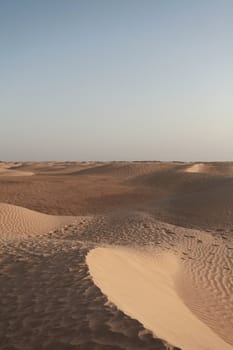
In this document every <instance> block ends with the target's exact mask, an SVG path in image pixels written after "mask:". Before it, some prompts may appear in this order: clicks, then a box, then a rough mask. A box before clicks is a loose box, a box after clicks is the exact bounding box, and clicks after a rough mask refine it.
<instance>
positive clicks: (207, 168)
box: [184, 162, 233, 176]
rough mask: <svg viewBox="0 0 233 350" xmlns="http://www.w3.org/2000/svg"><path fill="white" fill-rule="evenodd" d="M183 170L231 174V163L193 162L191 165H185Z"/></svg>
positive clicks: (209, 173) (232, 166)
mask: <svg viewBox="0 0 233 350" xmlns="http://www.w3.org/2000/svg"><path fill="white" fill-rule="evenodd" d="M184 171H186V172H188V173H203V174H208V175H226V176H233V163H232V162H225V163H220V162H218V163H195V164H193V165H191V166H187V167H185V170H184Z"/></svg>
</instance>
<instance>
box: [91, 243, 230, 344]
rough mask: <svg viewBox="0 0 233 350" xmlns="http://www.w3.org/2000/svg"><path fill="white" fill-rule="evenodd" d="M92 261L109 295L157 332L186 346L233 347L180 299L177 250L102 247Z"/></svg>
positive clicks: (96, 276)
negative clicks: (165, 252) (145, 250)
mask: <svg viewBox="0 0 233 350" xmlns="http://www.w3.org/2000/svg"><path fill="white" fill-rule="evenodd" d="M87 261H88V264H89V268H90V271H91V274H92V276H93V277H94V281H95V283H96V284H97V286H98V287H99V288H100V289H101V290H102V292H103V293H104V294H106V295H107V296H108V298H109V300H110V301H111V302H113V303H114V304H115V305H117V306H118V307H119V308H120V309H121V310H122V311H124V312H125V313H126V314H128V315H130V316H131V317H133V318H136V319H137V320H139V321H140V322H141V323H142V324H143V325H144V326H145V327H146V328H148V329H150V330H152V331H153V333H154V335H155V336H157V337H159V338H164V339H167V340H168V341H169V342H170V343H171V344H174V345H176V346H179V347H181V348H182V349H184V350H207V349H212V350H219V349H221V350H224V349H226V350H230V349H232V346H231V345H230V344H227V343H226V342H225V341H224V340H223V339H221V338H220V336H218V335H217V334H216V333H214V332H213V331H212V330H211V329H210V328H209V327H208V326H207V324H205V323H204V322H201V321H200V320H199V319H198V317H196V316H195V315H194V314H193V313H192V312H191V311H190V309H189V308H188V307H187V306H186V305H185V303H184V301H183V300H182V298H180V296H179V294H178V292H177V291H176V287H175V280H176V276H177V274H179V269H180V267H179V261H177V259H176V258H175V257H174V256H173V255H172V254H164V255H163V254H159V252H156V251H155V252H154V254H153V253H152V252H150V253H144V254H143V253H142V252H138V251H132V250H122V249H119V248H115V249H113V248H97V249H95V250H92V251H91V252H90V253H89V255H88V258H87ZM189 287H190V289H191V286H189ZM226 322H229V319H228V320H227V321H226ZM231 326H232V325H231V324H230V325H228V328H229V329H228V332H229V331H230V329H231Z"/></svg>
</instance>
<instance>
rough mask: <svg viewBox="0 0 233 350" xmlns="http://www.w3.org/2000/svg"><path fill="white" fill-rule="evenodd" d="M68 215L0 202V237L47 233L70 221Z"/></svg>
mask: <svg viewBox="0 0 233 350" xmlns="http://www.w3.org/2000/svg"><path fill="white" fill-rule="evenodd" d="M73 220H74V219H73V218H72V217H71V216H70V217H69V216H67V217H66V216H53V215H47V214H42V213H38V212H36V211H33V210H29V209H26V208H22V207H18V206H15V205H11V204H5V203H0V238H19V237H27V236H30V235H31V236H33V235H35V234H43V233H48V232H49V231H50V230H54V229H56V228H58V227H60V226H62V225H65V224H67V223H70V222H72V221H73Z"/></svg>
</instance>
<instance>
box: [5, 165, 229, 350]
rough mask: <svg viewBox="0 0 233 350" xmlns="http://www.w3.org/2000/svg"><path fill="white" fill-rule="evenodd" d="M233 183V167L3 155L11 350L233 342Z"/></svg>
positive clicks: (191, 348) (192, 349)
mask: <svg viewBox="0 0 233 350" xmlns="http://www.w3.org/2000/svg"><path fill="white" fill-rule="evenodd" d="M16 173H17V176H15V174H16ZM26 174H27V175H28V174H33V176H25V175H26ZM232 186H233V178H232V163H189V164H185V163H179V162H173V163H161V162H131V163H130V162H111V163H101V162H96V163H94V162H86V163H84V162H83V163H77V162H59V163H56V162H42V163H33V162H27V163H20V162H18V163H0V202H2V203H1V204H0V349H3V350H6V349H7V350H16V349H17V350H18V349H20V350H31V349H33V350H34V349H35V350H37V349H38V350H39V349H46V350H53V349H56V350H57V349H58V350H65V349H91V350H92V349H94V350H95V349H97V350H98V349H114V350H115V349H119V350H120V349H129V350H131V349H135V350H137V349H158V350H161V349H167V350H168V349H170V350H173V349H183V350H207V349H208V350H225V349H226V350H228V349H229V350H230V349H233V336H232V330H233V317H232V315H233V272H232V268H233V193H232V188H233V187H232Z"/></svg>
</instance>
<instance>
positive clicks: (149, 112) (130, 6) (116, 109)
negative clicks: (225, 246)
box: [0, 0, 233, 161]
mask: <svg viewBox="0 0 233 350" xmlns="http://www.w3.org/2000/svg"><path fill="white" fill-rule="evenodd" d="M232 18H233V1H232V0H218V1H216V0H195V1H193V0H140V1H139V0H62V1H61V0H40V1H33V0H30V1H27V0H20V1H19V0H0V160H16V161H24V160H25V161H26V160H35V161H38V160H77V161H78V160H80V161H81V160H164V161H167V160H181V161H199V160H202V161H214V160H233V20H232Z"/></svg>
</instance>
